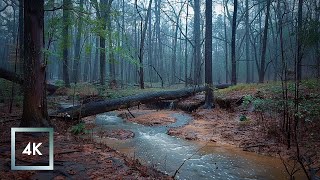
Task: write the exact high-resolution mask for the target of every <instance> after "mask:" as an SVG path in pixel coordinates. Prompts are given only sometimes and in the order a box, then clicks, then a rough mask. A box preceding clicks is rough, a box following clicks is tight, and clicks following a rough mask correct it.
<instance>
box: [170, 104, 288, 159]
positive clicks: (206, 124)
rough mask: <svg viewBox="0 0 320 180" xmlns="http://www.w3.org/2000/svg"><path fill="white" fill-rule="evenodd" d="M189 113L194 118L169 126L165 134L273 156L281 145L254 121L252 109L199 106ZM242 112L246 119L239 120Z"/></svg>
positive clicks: (255, 115) (254, 115)
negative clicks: (246, 111) (230, 109)
mask: <svg viewBox="0 0 320 180" xmlns="http://www.w3.org/2000/svg"><path fill="white" fill-rule="evenodd" d="M244 114H245V115H244ZM192 116H193V118H194V119H193V120H192V121H191V122H190V123H189V124H188V125H186V126H184V127H179V128H171V129H169V131H168V134H169V135H172V136H177V137H180V138H185V139H188V140H196V141H202V142H206V141H211V142H216V143H219V144H227V145H232V146H235V147H240V148H243V150H246V151H253V152H257V153H260V154H267V155H272V156H276V155H277V152H278V151H279V150H280V149H282V148H284V146H283V145H281V144H279V143H276V141H275V140H274V139H273V138H270V137H269V135H268V134H267V133H265V132H264V130H262V129H263V128H264V127H262V126H261V124H259V122H258V121H257V114H255V113H240V112H230V111H226V110H224V109H220V108H215V109H212V110H207V109H199V110H197V111H196V112H194V113H192ZM243 116H245V117H246V121H241V117H243ZM279 148H280V149H279Z"/></svg>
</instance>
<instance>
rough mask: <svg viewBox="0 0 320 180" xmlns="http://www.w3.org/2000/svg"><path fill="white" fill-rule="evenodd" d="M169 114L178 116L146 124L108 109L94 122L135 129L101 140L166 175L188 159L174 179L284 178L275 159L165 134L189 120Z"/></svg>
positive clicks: (183, 115) (106, 128)
mask: <svg viewBox="0 0 320 180" xmlns="http://www.w3.org/2000/svg"><path fill="white" fill-rule="evenodd" d="M171 116H173V117H175V118H176V119H177V121H176V122H175V123H173V124H170V125H167V126H151V127H149V126H144V125H140V124H136V123H132V122H128V121H125V120H123V119H122V118H120V117H118V116H117V114H116V113H115V112H109V113H104V114H99V115H97V116H96V120H95V123H96V124H97V125H98V127H99V128H102V129H103V130H108V131H110V130H116V129H125V130H130V131H132V132H134V133H135V136H134V138H132V139H127V140H117V139H114V138H103V139H102V140H101V141H103V142H104V143H106V144H107V145H108V146H110V147H112V148H114V149H116V150H118V151H120V152H122V153H125V154H127V155H129V156H131V157H134V158H138V159H139V160H140V161H141V162H142V163H144V164H146V165H150V166H153V167H155V168H156V169H158V170H160V171H162V172H164V173H167V174H169V175H173V174H174V173H175V171H176V170H177V169H178V168H179V166H180V165H181V164H182V163H183V162H184V160H185V159H188V158H189V159H188V160H187V161H185V163H184V165H183V166H182V167H181V169H180V170H179V173H178V174H177V176H176V178H177V179H224V180H225V179H259V180H260V179H271V180H272V179H277V180H278V179H286V174H285V172H284V167H283V165H282V162H281V161H280V160H279V159H277V158H273V157H267V156H262V155H258V154H255V153H250V152H244V151H242V150H241V149H238V148H233V147H227V146H223V145H217V144H215V143H210V144H201V143H197V142H194V141H187V140H184V139H180V138H177V137H172V136H169V135H167V134H166V132H167V130H168V129H169V128H171V127H179V126H183V125H185V124H187V123H188V122H189V121H191V120H192V117H191V116H189V115H188V114H184V113H175V112H173V113H172V114H171Z"/></svg>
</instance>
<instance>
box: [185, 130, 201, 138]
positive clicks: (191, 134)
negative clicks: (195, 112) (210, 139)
mask: <svg viewBox="0 0 320 180" xmlns="http://www.w3.org/2000/svg"><path fill="white" fill-rule="evenodd" d="M185 138H186V139H187V140H197V139H198V137H197V134H196V133H194V132H189V133H187V135H186V137H185Z"/></svg>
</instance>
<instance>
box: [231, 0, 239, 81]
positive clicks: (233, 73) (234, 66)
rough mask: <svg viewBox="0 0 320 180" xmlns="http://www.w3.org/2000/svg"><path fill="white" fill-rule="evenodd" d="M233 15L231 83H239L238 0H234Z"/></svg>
mask: <svg viewBox="0 0 320 180" xmlns="http://www.w3.org/2000/svg"><path fill="white" fill-rule="evenodd" d="M233 6H234V9H233V16H232V37H231V84H232V85H235V84H237V62H236V31H237V11H238V0H234V5H233Z"/></svg>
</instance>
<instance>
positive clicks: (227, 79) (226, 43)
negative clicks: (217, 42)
mask: <svg viewBox="0 0 320 180" xmlns="http://www.w3.org/2000/svg"><path fill="white" fill-rule="evenodd" d="M223 4H224V6H223V24H224V39H225V41H224V51H225V72H226V83H228V81H229V66H228V54H229V52H228V41H227V39H228V36H227V23H226V8H227V7H226V4H225V2H223Z"/></svg>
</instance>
